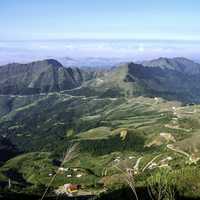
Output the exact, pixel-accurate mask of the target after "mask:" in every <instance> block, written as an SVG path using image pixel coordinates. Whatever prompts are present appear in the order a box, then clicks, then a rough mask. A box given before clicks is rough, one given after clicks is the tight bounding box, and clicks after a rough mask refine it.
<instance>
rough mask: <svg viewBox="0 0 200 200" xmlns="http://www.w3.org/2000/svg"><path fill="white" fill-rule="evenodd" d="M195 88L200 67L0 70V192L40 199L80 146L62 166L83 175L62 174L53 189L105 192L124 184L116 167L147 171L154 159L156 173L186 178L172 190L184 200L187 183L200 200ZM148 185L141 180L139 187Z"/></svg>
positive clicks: (51, 63) (180, 61) (35, 65)
mask: <svg viewBox="0 0 200 200" xmlns="http://www.w3.org/2000/svg"><path fill="white" fill-rule="evenodd" d="M199 81H200V65H199V64H198V63H195V62H193V61H191V60H188V59H185V58H174V59H169V58H159V59H156V60H152V61H145V62H142V63H132V62H127V63H124V64H120V65H118V66H115V67H112V68H110V69H105V68H104V69H99V68H98V69H97V68H94V69H92V68H84V69H83V68H81V69H79V68H77V67H64V66H63V65H62V64H61V63H59V62H58V61H56V60H52V59H49V60H43V61H36V62H32V63H27V64H16V63H14V64H9V65H4V66H1V67H0V83H1V84H0V155H1V159H0V164H1V166H0V185H1V183H4V185H6V184H7V181H8V179H11V182H12V184H14V185H15V188H17V189H18V191H21V189H22V188H23V191H26V192H27V191H28V193H30V192H32V193H33V194H35V192H36V193H37V192H38V190H39V189H40V188H41V185H47V183H48V182H49V181H50V178H51V177H49V174H52V173H53V172H54V171H55V169H56V168H57V166H55V164H54V163H55V162H54V161H55V160H58V159H59V158H60V157H62V156H63V155H62V154H63V152H65V151H66V148H67V147H69V146H71V145H72V144H74V143H79V148H80V153H79V154H80V155H79V156H78V159H75V160H73V161H72V162H70V163H66V165H65V167H66V168H68V169H70V168H72V169H73V168H75V169H78V170H80V172H79V171H78V173H81V175H82V177H80V178H79V179H78V178H77V177H75V175H77V174H76V172H75V171H73V172H71V171H70V172H67V173H66V174H65V173H61V174H58V179H57V180H56V181H55V185H53V186H52V187H54V188H58V186H60V185H63V184H65V183H66V180H68V181H70V182H73V183H77V181H79V183H81V184H82V185H83V186H84V187H83V188H87V190H90V189H91V190H92V191H95V192H97V193H101V192H104V190H103V188H104V187H101V186H102V184H103V185H104V186H106V188H111V189H113V188H116V187H117V186H119V185H120V184H118V183H119V182H120V183H121V181H122V179H120V180H119V178H118V177H121V175H120V173H119V172H118V171H116V167H115V166H116V165H115V164H116V162H118V160H120V159H121V160H122V161H124V160H128V161H131V162H133V161H134V162H135V161H137V159H140V157H142V158H144V160H142V163H141V165H144V164H145V161H146V160H151V159H154V157H155V156H156V160H154V162H155V163H156V164H157V165H158V166H159V169H160V168H161V167H163V166H164V167H166V163H165V162H167V167H170V169H176V170H179V169H180V170H181V171H180V173H181V174H183V173H185V174H186V175H184V176H182V177H178V181H179V182H177V183H176V184H177V185H178V188H177V189H179V190H180V192H181V195H183V196H184V195H188V194H189V195H191V189H190V188H188V187H187V184H188V181H190V180H191V179H192V180H193V181H192V182H190V183H191V184H193V185H194V187H192V191H193V192H192V195H194V196H195V195H196V196H197V197H199V196H200V187H197V185H198V184H197V183H198V182H199V178H200V174H198V175H197V172H196V171H195V173H194V174H195V177H194V176H192V175H191V173H189V172H188V170H193V168H192V166H193V165H189V166H188V162H193V161H194V160H195V159H194V158H198V159H199V160H200V145H199V129H200V120H199V119H200V114H199V113H200V106H199V105H197V104H198V103H199V102H200V84H199ZM186 104H187V105H186ZM193 104H195V105H193ZM177 152H178V153H177ZM179 152H183V153H182V154H181V155H179ZM184 155H186V157H184ZM157 156H159V157H157ZM169 157H170V159H171V160H170V161H169V162H168V161H166V158H169ZM198 159H197V162H198ZM163 160H164V161H163ZM195 162H196V161H195ZM163 163H164V164H163ZM192 164H193V163H192ZM154 165H155V164H154ZM198 166H199V165H198ZM195 167H196V166H195ZM197 169H199V168H197ZM148 170H150V169H148ZM184 170H185V171H184ZM195 170H196V168H195ZM148 172H149V173H150V174H151V175H153V174H154V172H155V171H151V170H150V171H148ZM68 173H70V175H72V176H73V177H71V178H69V177H67V175H69V174H68ZM178 173H179V172H177V174H178ZM188 174H190V175H191V176H192V177H191V176H189V175H188ZM146 176H148V173H147V174H145V176H144V177H143V176H142V175H141V176H140V177H139V181H141V182H139V184H140V185H142V186H144V187H145V185H143V184H144V183H146V178H147V177H146ZM181 178H182V179H181ZM188 178H189V180H188ZM185 188H187V189H185ZM14 190H15V189H14ZM183 191H184V192H183ZM183 193H184V194H183ZM185 193H187V194H185ZM196 196H195V197H196Z"/></svg>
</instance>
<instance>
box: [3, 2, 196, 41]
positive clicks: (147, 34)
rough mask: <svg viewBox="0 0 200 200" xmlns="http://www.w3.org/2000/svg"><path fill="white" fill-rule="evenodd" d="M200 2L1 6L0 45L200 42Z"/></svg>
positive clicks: (73, 3)
mask: <svg viewBox="0 0 200 200" xmlns="http://www.w3.org/2000/svg"><path fill="white" fill-rule="evenodd" d="M199 11H200V1H199V0H0V27H1V28H0V40H24V39H26V40H32V39H61V38H104V39H105V38H112V39H114V38H121V39H124V38H129V39H130V38H132V39H137V38H142V39H185V40H200V26H199V20H200V12H199Z"/></svg>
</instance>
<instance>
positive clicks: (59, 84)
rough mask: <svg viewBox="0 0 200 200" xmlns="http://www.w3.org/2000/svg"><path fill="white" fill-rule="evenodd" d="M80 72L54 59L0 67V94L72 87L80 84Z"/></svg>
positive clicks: (40, 91)
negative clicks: (65, 66)
mask: <svg viewBox="0 0 200 200" xmlns="http://www.w3.org/2000/svg"><path fill="white" fill-rule="evenodd" d="M82 81H83V76H82V73H81V71H80V70H79V69H76V68H73V69H72V68H64V67H63V66H62V65H61V64H60V63H59V62H57V61H56V60H52V59H49V60H44V61H37V62H32V63H28V64H16V63H14V64H9V65H5V66H1V67H0V94H35V93H43V92H45V93H46V92H53V91H61V90H66V89H72V88H75V87H78V86H80V85H81V83H82Z"/></svg>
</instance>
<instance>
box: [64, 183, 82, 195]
mask: <svg viewBox="0 0 200 200" xmlns="http://www.w3.org/2000/svg"><path fill="white" fill-rule="evenodd" d="M64 188H65V191H66V193H67V195H68V196H74V195H76V194H77V193H78V191H79V189H80V188H81V186H80V185H77V184H71V183H68V184H65V185H64Z"/></svg>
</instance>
